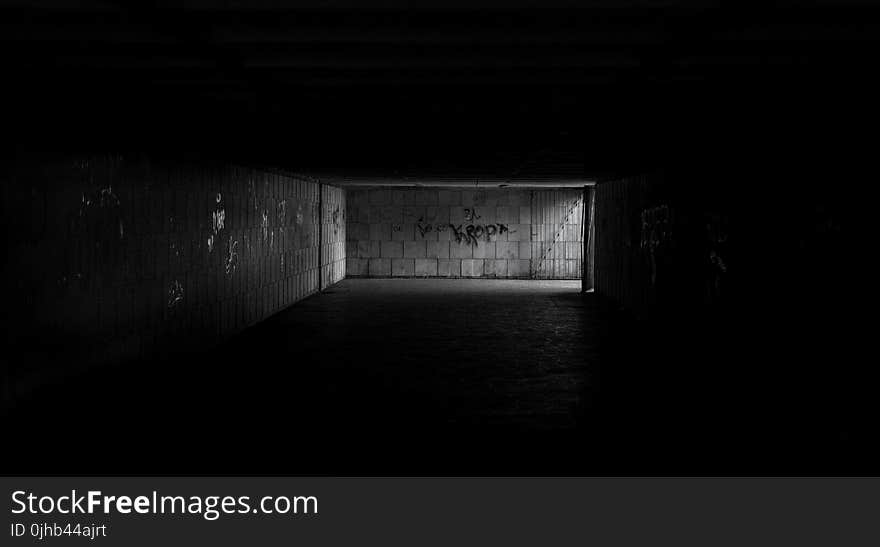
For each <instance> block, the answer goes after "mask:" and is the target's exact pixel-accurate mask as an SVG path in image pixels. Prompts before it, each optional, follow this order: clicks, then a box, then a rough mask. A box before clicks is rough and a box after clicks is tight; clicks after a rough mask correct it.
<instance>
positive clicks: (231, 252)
mask: <svg viewBox="0 0 880 547" xmlns="http://www.w3.org/2000/svg"><path fill="white" fill-rule="evenodd" d="M236 267H238V240H236V241H233V240H232V236H229V244H228V245H227V248H226V275H232V274H233V273H235V268H236Z"/></svg>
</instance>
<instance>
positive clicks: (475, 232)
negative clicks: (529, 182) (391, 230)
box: [395, 209, 516, 246]
mask: <svg viewBox="0 0 880 547" xmlns="http://www.w3.org/2000/svg"><path fill="white" fill-rule="evenodd" d="M464 218H465V220H466V221H468V222H471V223H472V224H468V225H464V224H459V225H455V224H452V223H436V224H434V223H430V222H425V219H424V217H419V220H418V223H417V224H416V229H417V230H418V231H419V234H421V236H422V237H425V235H426V234H429V233H431V232H446V231H450V232H452V235H451V239H453V240H455V242H456V243H459V244H465V245H471V246H475V245H477V243H479V242H480V241H481V240H483V241H492V237H493V236H499V235H501V234H504V233H508V232H510V233H515V232H516V230H511V229H510V227H509V226H508V225H507V224H504V223H501V222H498V223H494V224H473V222H474V221H476V220H477V219H479V218H480V215H479V214H477V210H476V209H465V210H464ZM395 226H396V225H395ZM399 230H400V227H399V226H397V230H396V231H399Z"/></svg>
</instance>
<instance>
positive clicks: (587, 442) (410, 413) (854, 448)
mask: <svg viewBox="0 0 880 547" xmlns="http://www.w3.org/2000/svg"><path fill="white" fill-rule="evenodd" d="M727 321H728V320H726V319H725V320H723V321H722V320H721V318H718V317H715V318H713V317H703V318H700V321H682V320H680V319H679V320H675V321H670V322H668V323H665V324H664V323H660V324H657V323H651V324H646V323H638V322H635V321H632V320H630V319H628V318H627V317H625V316H623V315H620V314H618V313H616V312H615V311H614V310H611V309H608V308H607V307H606V306H604V305H603V304H602V302H601V301H600V300H599V299H598V298H597V297H596V296H595V295H593V294H581V293H580V292H579V282H529V281H507V280H505V281H500V280H499V281H485V280H474V281H468V280H455V281H453V280H351V279H350V280H346V281H344V282H342V283H340V284H338V285H336V286H334V287H332V288H330V289H329V290H328V291H326V292H325V293H324V294H321V295H317V296H314V297H312V298H309V299H307V300H305V301H303V302H301V303H299V304H297V305H295V306H293V307H291V308H289V309H288V310H285V311H284V312H282V313H279V314H277V315H276V316H274V317H273V318H271V319H270V320H268V321H265V322H264V323H261V324H260V325H258V326H256V327H254V328H252V329H249V330H248V331H246V332H244V333H242V334H241V335H240V336H237V337H235V338H234V339H232V340H230V341H229V342H228V343H226V344H224V345H223V346H222V347H219V348H217V349H215V350H213V351H210V352H205V353H203V354H199V355H195V356H187V357H183V356H180V357H178V358H175V359H172V360H168V361H167V362H163V363H155V362H153V363H141V364H137V365H127V366H121V365H120V366H117V367H114V368H112V369H107V368H104V369H101V370H99V371H95V372H93V373H91V374H87V375H83V376H81V377H79V378H77V379H75V380H72V381H69V382H67V383H65V384H64V385H60V386H56V387H55V388H53V389H50V390H45V391H44V392H42V393H41V394H40V395H39V396H38V397H37V398H35V399H34V400H32V401H30V402H29V403H27V404H24V405H20V406H19V407H17V408H16V409H14V410H13V412H12V414H11V415H10V416H7V418H8V419H9V423H10V424H11V428H10V429H11V430H12V431H13V433H12V435H13V438H15V439H16V441H15V443H14V445H11V446H14V447H15V448H14V450H13V451H12V454H11V457H10V458H8V463H7V467H6V468H5V469H4V471H6V472H11V473H50V472H51V473H59V474H94V473H97V474H114V473H122V474H144V473H146V474H254V473H258V474H346V475H410V474H411V475H471V474H477V475H568V474H576V475H583V474H590V475H646V474H647V475H694V474H696V475H700V474H707V475H719V474H720V475H737V474H859V473H862V472H866V471H868V470H869V469H870V468H872V467H873V466H874V465H876V464H873V463H871V462H872V461H873V459H872V458H870V456H871V454H872V453H871V452H870V451H865V450H861V449H860V445H858V443H857V442H855V441H852V442H848V441H847V440H846V439H842V438H841V437H840V436H839V435H838V431H837V429H835V427H834V426H833V425H827V424H826V426H827V427H825V426H823V427H820V426H819V425H818V424H819V422H816V421H811V420H806V422H805V421H804V420H803V419H802V418H804V416H805V414H804V412H807V414H808V415H811V414H810V413H811V412H812V411H805V409H807V408H809V407H807V406H804V404H807V405H808V404H809V403H808V402H807V401H806V398H804V397H802V396H801V395H798V394H790V393H786V392H785V391H784V389H785V381H786V380H784V379H783V378H782V377H781V376H779V375H768V374H765V373H762V369H761V365H760V363H759V362H758V361H757V360H755V359H752V360H751V361H749V360H747V357H748V356H749V350H748V349H747V348H746V347H745V346H739V347H734V346H732V345H731V343H730V340H731V336H730V332H729V328H730V325H729V324H727ZM765 357H769V356H765ZM791 385H792V384H791V382H790V381H789V388H790V387H791ZM781 390H782V391H781ZM791 405H800V406H798V407H797V408H798V409H799V410H798V412H796V413H795V414H797V415H798V418H797V419H794V418H793V417H792V408H791ZM804 423H806V424H807V425H806V426H805V425H804Z"/></svg>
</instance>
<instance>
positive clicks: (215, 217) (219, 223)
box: [208, 192, 226, 253]
mask: <svg viewBox="0 0 880 547" xmlns="http://www.w3.org/2000/svg"><path fill="white" fill-rule="evenodd" d="M222 201H223V196H222V195H221V194H220V192H217V196H216V197H215V198H214V203H215V206H214V211H213V212H211V235H209V236H208V252H209V253H211V252H213V251H214V241H216V236H217V234H219V233H220V232H221V231H222V230H223V228H224V227H225V226H226V209H225V208H224V207H223V204H222V203H221V202H222Z"/></svg>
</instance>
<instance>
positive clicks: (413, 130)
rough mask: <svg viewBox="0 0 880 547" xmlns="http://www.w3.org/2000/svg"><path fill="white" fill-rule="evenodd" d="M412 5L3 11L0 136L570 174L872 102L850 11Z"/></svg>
mask: <svg viewBox="0 0 880 547" xmlns="http://www.w3.org/2000/svg"><path fill="white" fill-rule="evenodd" d="M406 4H407V3H405V2H395V1H385V2H377V1H365V2H341V1H318V0H309V1H300V2H280V1H269V0H248V1H244V0H242V1H221V0H215V1H211V0H189V1H182V2H170V1H169V2H161V1H154V2H128V1H118V2H112V1H109V2H99V1H92V2H89V1H82V2H78V3H77V4H76V6H75V7H74V6H72V5H71V4H69V3H67V2H62V1H60V0H43V1H39V0H32V1H11V2H3V4H2V8H0V10H2V11H0V41H2V42H3V44H2V49H3V51H4V58H5V59H4V64H5V66H6V67H7V70H6V71H5V73H6V75H7V76H8V78H7V84H6V85H5V87H6V89H5V91H4V93H6V94H8V99H7V100H6V101H4V105H5V110H6V115H5V116H4V118H5V120H6V121H7V128H9V131H8V132H9V133H11V134H13V135H15V136H16V137H15V140H16V142H17V143H18V148H17V149H16V152H17V153H20V152H22V151H26V150H30V149H36V148H41V149H42V148H46V149H52V148H53V147H57V148H59V149H62V150H65V151H68V150H71V149H74V148H79V149H83V150H86V149H88V150H108V149H112V150H114V151H116V150H118V151H123V152H124V151H138V152H144V151H153V150H161V151H172V152H175V153H180V154H184V155H190V154H191V155H196V156H204V155H217V156H218V157H223V158H227V159H234V160H236V161H248V162H250V163H259V164H265V165H271V166H278V167H282V168H285V169H297V170H307V171H310V172H314V173H321V174H322V176H326V177H328V178H331V179H333V180H337V181H349V182H351V181H363V180H379V181H382V182H384V183H395V182H396V183H405V184H409V183H430V182H431V181H433V182H436V183H444V182H445V183H451V184H459V183H461V184H470V183H471V182H474V181H476V182H477V183H479V182H480V181H484V182H486V183H488V184H517V183H534V184H560V183H578V182H579V181H583V180H594V179H596V178H601V177H604V176H608V175H609V174H617V173H620V172H621V171H623V170H627V169H628V170H640V169H646V168H651V167H654V166H656V164H657V162H658V161H660V160H662V159H663V158H667V157H669V156H670V155H680V156H688V155H692V156H695V157H697V156H704V155H706V154H712V153H713V151H714V150H717V149H718V148H727V149H730V147H732V146H733V147H735V146H738V144H737V143H741V142H743V141H744V140H749V141H753V140H754V139H755V138H758V139H766V141H767V143H768V144H770V143H772V142H773V140H774V139H775V138H776V137H775V136H774V135H772V131H770V133H768V132H767V131H764V130H758V131H756V126H758V129H760V125H761V124H762V123H764V122H766V121H767V120H771V121H772V122H773V123H772V124H771V125H772V127H776V126H780V125H784V124H786V123H790V122H801V123H803V121H804V120H805V119H808V120H809V123H808V125H810V126H812V127H819V128H823V127H829V128H830V127H832V125H833V123H834V119H836V118H837V117H838V116H840V115H841V112H840V109H843V115H846V114H847V112H846V110H847V109H848V108H850V109H856V108H860V106H859V107H856V106H853V104H859V105H861V104H862V103H859V102H858V99H859V98H860V97H862V96H864V97H867V96H868V95H869V94H870V93H869V91H870V89H869V87H868V81H869V78H870V74H869V73H870V72H871V71H869V70H866V68H867V67H870V66H872V63H873V62H874V55H875V53H876V52H875V46H876V42H877V40H878V38H880V32H878V31H880V16H878V9H877V8H875V7H873V6H871V4H870V3H868V2H858V1H834V2H832V1H827V2H784V3H777V4H774V3H769V2H764V3H758V5H751V3H750V7H744V6H736V5H734V6H733V7H729V6H730V3H726V2H725V3H724V4H725V7H724V9H718V5H720V4H721V2H711V3H706V2H693V1H673V0H666V1H664V0H654V1H651V0H642V1H639V0H630V1H624V2H612V1H610V0H607V1H601V0H600V1H586V2H563V1H550V0H543V1H540V2H538V1H535V2H523V1H519V2H516V1H513V2H503V3H502V2H498V3H490V2H486V1H464V0H455V1H450V0H444V1H440V0H434V1H430V2H423V3H420V6H421V7H419V8H412V7H409V6H407V5H406ZM842 89H845V91H842ZM860 94H861V95H860ZM854 101H855V102H854ZM828 102H836V103H838V104H837V105H836V106H835V108H836V109H838V111H837V112H836V113H831V111H830V110H829V109H827V108H824V106H823V105H827V103H828ZM856 113H857V112H856ZM849 114H853V112H849ZM756 132H757V133H758V135H757V136H756V135H754V133H756ZM797 133H798V132H797V131H792V136H793V137H795V138H798V137H797Z"/></svg>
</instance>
